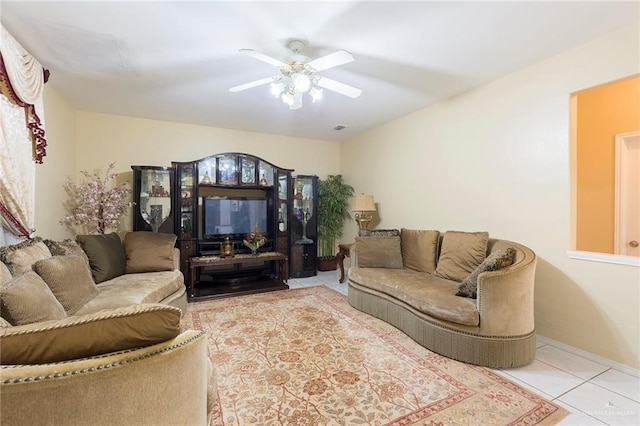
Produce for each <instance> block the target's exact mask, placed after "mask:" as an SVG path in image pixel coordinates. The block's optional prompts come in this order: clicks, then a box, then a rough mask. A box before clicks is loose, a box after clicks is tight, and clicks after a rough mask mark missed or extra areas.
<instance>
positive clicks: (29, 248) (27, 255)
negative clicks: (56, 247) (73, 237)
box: [0, 237, 51, 277]
mask: <svg viewBox="0 0 640 426" xmlns="http://www.w3.org/2000/svg"><path fill="white" fill-rule="evenodd" d="M49 257H51V252H50V251H49V249H48V248H47V246H46V245H45V244H44V243H43V242H42V238H40V237H35V238H31V239H28V240H24V241H22V242H20V243H18V244H14V245H11V246H5V247H2V248H0V261H2V262H3V263H4V264H5V265H6V266H7V268H9V271H10V272H11V274H12V275H13V276H14V277H16V276H18V275H20V274H22V273H24V272H27V271H30V270H31V266H32V265H33V264H34V263H36V262H37V261H38V260H42V259H47V258H49Z"/></svg>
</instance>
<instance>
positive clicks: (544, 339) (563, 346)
mask: <svg viewBox="0 0 640 426" xmlns="http://www.w3.org/2000/svg"><path fill="white" fill-rule="evenodd" d="M536 338H537V340H538V342H540V343H544V344H545V345H549V346H553V347H555V348H558V349H562V350H563V351H566V352H569V353H571V354H573V355H577V356H580V357H582V358H586V359H588V360H590V361H593V362H597V363H598V364H602V365H605V366H607V367H609V368H613V369H615V370H618V371H622V372H623V373H626V374H629V375H631V376H634V377H638V378H640V370H637V369H635V368H633V367H630V366H628V365H624V364H620V363H619V362H615V361H612V360H610V359H608V358H604V357H601V356H598V355H594V354H592V353H591V352H587V351H583V350H582V349H578V348H575V347H573V346H569V345H567V344H565V343H561V342H558V341H557V340H553V339H550V338H548V337H544V336H541V335H539V334H538V335H536Z"/></svg>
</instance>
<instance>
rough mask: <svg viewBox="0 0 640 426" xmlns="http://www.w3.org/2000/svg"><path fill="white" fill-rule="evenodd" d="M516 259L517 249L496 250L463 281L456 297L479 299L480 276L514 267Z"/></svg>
mask: <svg viewBox="0 0 640 426" xmlns="http://www.w3.org/2000/svg"><path fill="white" fill-rule="evenodd" d="M515 258H516V249H514V248H513V247H508V248H506V249H502V250H496V251H495V252H493V253H491V254H490V255H489V256H488V257H487V258H486V259H485V260H484V261H482V263H481V264H480V265H479V266H478V267H477V268H476V269H475V270H474V271H473V272H472V273H471V274H469V276H468V277H467V278H465V279H464V280H462V282H461V283H460V285H459V286H458V292H457V293H456V296H463V297H470V298H472V299H475V298H477V297H478V275H480V274H481V273H482V272H487V271H497V270H498V269H502V268H506V267H507V266H510V265H513V262H514V260H515Z"/></svg>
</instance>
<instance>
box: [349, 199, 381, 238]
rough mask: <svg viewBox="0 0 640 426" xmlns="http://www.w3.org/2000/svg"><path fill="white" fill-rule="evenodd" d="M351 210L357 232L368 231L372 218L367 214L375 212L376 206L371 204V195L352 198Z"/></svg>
mask: <svg viewBox="0 0 640 426" xmlns="http://www.w3.org/2000/svg"><path fill="white" fill-rule="evenodd" d="M351 210H353V211H355V212H358V213H356V222H358V228H359V231H360V232H362V230H363V229H368V228H369V224H370V223H371V219H372V216H371V214H369V213H368V212H375V211H376V205H375V203H374V202H373V195H365V194H362V195H356V196H355V197H353V206H352V208H351Z"/></svg>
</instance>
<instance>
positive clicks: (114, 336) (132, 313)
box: [0, 304, 181, 365]
mask: <svg viewBox="0 0 640 426" xmlns="http://www.w3.org/2000/svg"><path fill="white" fill-rule="evenodd" d="M180 314H181V311H180V309H179V308H175V307H172V306H167V305H160V304H142V305H131V306H127V307H123V308H118V309H106V310H103V311H98V312H95V313H93V314H87V315H80V316H76V317H69V318H68V319H65V320H62V321H49V322H46V323H43V324H42V325H41V326H39V327H37V328H36V327H33V326H30V327H11V328H5V329H2V328H0V338H2V353H1V354H0V356H1V357H2V359H1V360H0V362H2V364H3V365H4V364H43V363H48V362H59V361H65V360H71V359H79V358H85V357H90V356H95V355H101V354H106V353H111V352H117V351H122V350H126V349H132V348H139V347H143V346H150V345H155V344H157V343H161V342H164V341H166V340H169V339H173V338H174V337H176V336H177V335H178V334H180Z"/></svg>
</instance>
